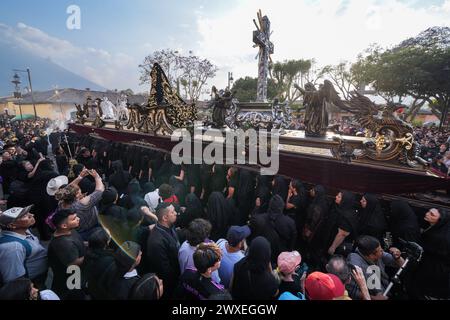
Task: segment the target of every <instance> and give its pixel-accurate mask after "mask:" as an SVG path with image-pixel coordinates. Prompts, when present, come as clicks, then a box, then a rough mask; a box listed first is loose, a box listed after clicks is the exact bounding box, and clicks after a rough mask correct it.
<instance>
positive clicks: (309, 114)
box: [294, 80, 341, 137]
mask: <svg viewBox="0 0 450 320" xmlns="http://www.w3.org/2000/svg"><path fill="white" fill-rule="evenodd" d="M294 86H295V88H296V89H298V90H299V91H300V92H301V93H302V95H303V104H304V106H305V107H306V113H305V126H306V128H305V136H308V137H325V136H326V133H327V128H328V111H327V106H328V105H329V104H335V105H339V104H340V102H341V101H340V98H339V96H338V93H337V92H336V90H335V89H334V87H333V84H332V83H331V82H330V81H329V80H325V81H324V83H323V85H321V86H320V88H319V90H317V89H316V88H315V86H314V85H313V84H312V83H307V84H306V85H305V89H303V88H301V87H299V86H298V85H294Z"/></svg>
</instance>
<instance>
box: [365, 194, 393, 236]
mask: <svg viewBox="0 0 450 320" xmlns="http://www.w3.org/2000/svg"><path fill="white" fill-rule="evenodd" d="M360 204H361V211H360V213H359V221H358V230H359V231H358V233H359V234H360V235H366V236H372V237H375V238H377V239H378V241H380V243H383V235H384V232H385V231H386V229H387V222H386V217H385V216H384V213H383V210H382V209H381V205H380V202H379V201H378V199H377V197H375V195H373V194H371V193H366V194H365V195H364V196H363V197H362V198H361V201H360Z"/></svg>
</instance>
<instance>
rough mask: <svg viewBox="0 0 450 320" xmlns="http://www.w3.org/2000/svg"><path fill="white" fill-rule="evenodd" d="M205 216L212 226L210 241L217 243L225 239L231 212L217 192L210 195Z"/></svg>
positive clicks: (231, 217)
mask: <svg viewBox="0 0 450 320" xmlns="http://www.w3.org/2000/svg"><path fill="white" fill-rule="evenodd" d="M206 216H207V220H209V222H210V223H211V225H212V229H211V236H210V238H211V240H214V241H217V240H219V239H221V238H225V237H226V235H227V232H228V228H229V227H230V221H232V220H233V211H232V208H231V207H230V205H229V204H228V203H227V202H226V201H225V197H224V196H223V194H222V193H220V192H217V191H215V192H213V193H211V195H210V196H209V199H208V207H207V210H206Z"/></svg>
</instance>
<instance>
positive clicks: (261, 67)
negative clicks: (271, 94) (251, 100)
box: [253, 10, 273, 102]
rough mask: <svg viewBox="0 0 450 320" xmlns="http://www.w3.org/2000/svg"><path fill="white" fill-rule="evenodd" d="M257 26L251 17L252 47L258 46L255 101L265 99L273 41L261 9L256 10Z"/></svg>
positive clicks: (263, 100)
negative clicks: (252, 26)
mask: <svg viewBox="0 0 450 320" xmlns="http://www.w3.org/2000/svg"><path fill="white" fill-rule="evenodd" d="M257 15H258V22H259V26H258V24H257V23H256V21H255V19H253V23H254V24H255V26H256V29H257V30H255V31H253V42H254V43H255V45H254V46H253V47H254V48H256V47H259V53H258V56H259V63H258V93H257V98H256V100H257V101H260V102H265V101H267V76H268V74H269V59H271V58H270V55H271V54H273V43H272V42H270V39H269V38H270V34H271V33H270V21H269V18H267V16H264V17H263V16H262V13H261V10H259V11H258V12H257Z"/></svg>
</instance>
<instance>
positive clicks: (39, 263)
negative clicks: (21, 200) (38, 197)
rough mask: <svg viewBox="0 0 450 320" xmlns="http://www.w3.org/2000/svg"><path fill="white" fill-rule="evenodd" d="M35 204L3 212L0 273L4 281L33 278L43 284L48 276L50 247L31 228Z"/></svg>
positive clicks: (33, 221)
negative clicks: (43, 243)
mask: <svg viewBox="0 0 450 320" xmlns="http://www.w3.org/2000/svg"><path fill="white" fill-rule="evenodd" d="M32 207H33V206H32V205H31V206H28V207H26V208H11V209H8V210H6V211H5V212H2V213H0V227H1V228H2V232H1V235H0V261H1V263H0V276H1V281H2V282H3V283H7V282H10V281H13V280H16V279H18V278H21V277H26V278H29V279H30V280H32V281H33V283H34V284H35V285H36V286H37V287H38V288H43V286H44V283H45V280H46V278H47V270H48V262H47V250H46V249H45V248H44V247H43V246H42V245H41V243H40V242H39V239H38V238H37V237H36V236H34V235H33V234H32V233H31V231H30V230H29V228H30V227H31V226H33V225H34V224H35V222H36V221H35V219H34V215H33V214H32V213H30V210H31V208H32Z"/></svg>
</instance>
